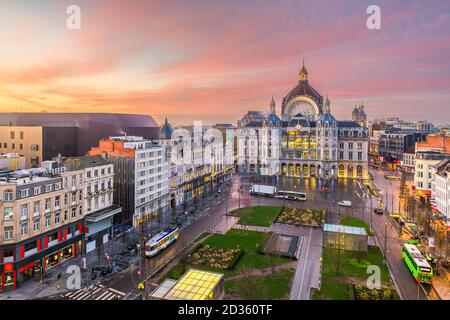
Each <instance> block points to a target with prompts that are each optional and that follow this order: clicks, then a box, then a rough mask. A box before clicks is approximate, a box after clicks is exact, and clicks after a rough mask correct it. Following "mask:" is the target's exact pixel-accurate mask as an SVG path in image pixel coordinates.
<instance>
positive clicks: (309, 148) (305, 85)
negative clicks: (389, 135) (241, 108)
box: [237, 65, 369, 179]
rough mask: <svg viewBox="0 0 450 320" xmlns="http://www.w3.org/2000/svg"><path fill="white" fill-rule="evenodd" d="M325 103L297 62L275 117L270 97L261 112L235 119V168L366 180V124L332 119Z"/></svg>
mask: <svg viewBox="0 0 450 320" xmlns="http://www.w3.org/2000/svg"><path fill="white" fill-rule="evenodd" d="M330 108H331V107H330V101H329V99H328V98H326V99H324V97H323V96H321V95H320V94H319V93H318V92H317V91H316V90H315V89H314V88H313V87H312V86H311V85H310V84H309V82H308V72H307V70H306V68H305V66H304V65H303V67H302V69H301V71H300V72H299V74H298V84H297V85H296V86H295V87H294V88H293V89H292V90H291V91H290V92H289V93H288V94H287V95H286V96H285V97H284V98H283V101H282V107H281V117H278V116H277V115H276V112H275V101H274V100H273V98H272V101H271V103H270V107H269V112H268V113H267V114H266V115H265V116H262V113H261V114H257V113H256V112H252V113H251V116H249V114H247V115H245V116H244V118H243V119H242V120H241V121H239V122H238V124H239V126H240V131H239V133H238V135H237V139H238V152H237V160H238V161H237V162H238V169H239V171H240V172H242V173H250V174H253V173H255V174H261V175H276V174H280V175H283V176H290V177H301V178H308V177H320V178H324V179H336V178H338V177H340V178H358V179H368V147H369V146H368V144H369V140H368V131H367V128H365V127H362V126H361V125H360V124H359V123H357V122H355V121H337V120H336V119H335V118H334V116H333V115H332V114H331V109H330ZM280 118H281V119H280Z"/></svg>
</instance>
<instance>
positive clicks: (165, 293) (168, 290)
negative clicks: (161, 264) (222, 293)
mask: <svg viewBox="0 0 450 320" xmlns="http://www.w3.org/2000/svg"><path fill="white" fill-rule="evenodd" d="M223 276H224V275H223V274H222V273H216V272H210V271H203V270H198V269H189V270H188V271H187V272H186V273H185V274H184V275H183V276H182V277H181V278H180V279H179V280H178V281H177V282H176V283H174V280H170V279H169V281H167V280H166V281H164V282H163V283H162V284H161V285H160V286H159V287H158V288H157V289H156V290H155V291H153V293H152V297H155V298H162V299H168V300H212V299H214V298H215V297H214V291H215V289H216V287H217V286H218V285H219V284H220V282H221V280H222V279H223ZM216 298H217V297H216Z"/></svg>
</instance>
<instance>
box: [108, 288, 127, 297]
mask: <svg viewBox="0 0 450 320" xmlns="http://www.w3.org/2000/svg"><path fill="white" fill-rule="evenodd" d="M108 290H109V291H111V292H114V293H117V294H118V295H119V296H125V295H126V294H125V293H124V292H122V291H119V290H116V289H114V288H108Z"/></svg>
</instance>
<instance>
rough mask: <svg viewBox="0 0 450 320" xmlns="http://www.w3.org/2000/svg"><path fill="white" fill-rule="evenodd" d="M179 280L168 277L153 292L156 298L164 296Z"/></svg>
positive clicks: (152, 294)
mask: <svg viewBox="0 0 450 320" xmlns="http://www.w3.org/2000/svg"><path fill="white" fill-rule="evenodd" d="M176 283H177V280H173V279H166V280H164V282H163V283H162V284H161V285H160V286H159V287H158V288H156V289H155V291H153V292H152V293H151V296H152V297H154V298H161V299H162V298H164V296H165V295H166V294H167V293H168V292H169V291H170V290H171V289H172V288H173V287H174V286H175V284H176Z"/></svg>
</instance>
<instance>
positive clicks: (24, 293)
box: [0, 193, 228, 300]
mask: <svg viewBox="0 0 450 320" xmlns="http://www.w3.org/2000/svg"><path fill="white" fill-rule="evenodd" d="M225 195H226V196H228V194H227V193H225ZM207 200H208V201H207ZM222 201H223V197H220V196H219V197H215V196H214V194H211V195H210V197H205V202H206V203H207V204H211V207H210V206H200V205H199V206H198V207H199V208H198V210H196V211H195V213H194V214H189V215H187V216H184V217H185V219H182V221H181V225H180V226H179V227H180V230H183V229H185V228H186V227H187V226H188V225H190V224H192V223H193V222H194V221H196V220H197V219H199V218H201V217H203V216H204V215H206V214H208V213H209V211H210V209H211V208H214V207H215V206H216V205H217V204H218V203H221V202H222ZM194 207H195V204H193V203H191V204H189V205H187V206H186V208H190V209H192V208H194ZM188 212H191V211H188ZM169 222H172V223H175V222H176V216H174V215H173V214H172V212H170V211H169V212H167V213H166V214H165V215H164V216H161V218H160V219H155V221H152V223H149V224H148V225H147V226H146V230H145V229H144V232H145V234H146V236H147V238H148V237H149V236H151V235H155V234H157V233H158V232H160V231H161V230H163V229H164V228H165V227H166V226H167V225H168V224H169ZM141 233H142V230H141V229H140V228H138V229H131V230H129V231H128V232H127V233H126V239H125V242H124V239H123V236H124V234H121V235H119V236H118V237H116V238H114V239H111V240H110V241H109V242H107V243H105V244H104V246H103V248H102V249H101V257H100V265H101V264H104V261H105V253H107V254H108V255H109V257H110V262H111V264H112V265H115V267H114V268H113V272H112V273H110V274H108V275H105V276H101V275H100V273H99V272H98V276H97V278H96V279H95V280H92V279H91V269H92V268H94V267H97V266H98V265H99V261H98V251H97V249H95V250H93V251H91V252H90V253H88V254H84V255H83V257H85V258H86V267H87V271H86V272H82V273H81V277H82V281H81V287H86V286H89V285H91V284H97V283H101V282H102V281H103V280H105V279H108V278H110V277H111V276H113V275H115V274H117V273H118V272H120V271H122V270H124V269H127V268H128V267H130V266H132V265H134V264H135V263H136V262H137V261H138V260H139V256H138V254H137V252H136V253H135V254H134V255H131V254H130V252H129V251H128V249H127V247H128V245H133V244H136V243H137V242H138V241H139V239H140V237H141ZM81 258H82V257H81V256H78V257H74V258H72V259H70V260H67V261H64V262H63V263H61V266H58V267H55V268H53V269H52V270H49V271H48V272H47V274H46V275H45V277H44V278H43V279H42V285H41V284H40V280H41V279H40V277H36V278H34V279H30V280H28V281H26V282H24V283H23V284H21V285H20V287H18V288H17V289H15V290H12V291H8V292H5V293H0V300H29V299H43V298H49V297H52V296H57V295H61V294H65V293H67V292H69V291H70V290H69V289H67V279H68V277H69V276H70V275H69V274H66V270H67V268H68V267H69V266H71V265H76V266H81ZM59 272H61V273H62V278H61V281H60V289H58V288H57V282H58V280H57V275H58V273H59Z"/></svg>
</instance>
